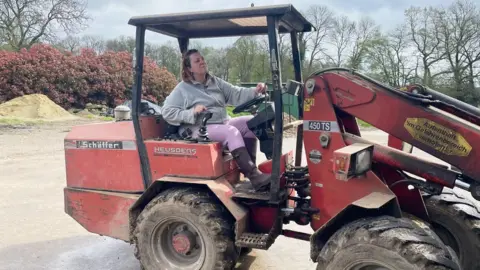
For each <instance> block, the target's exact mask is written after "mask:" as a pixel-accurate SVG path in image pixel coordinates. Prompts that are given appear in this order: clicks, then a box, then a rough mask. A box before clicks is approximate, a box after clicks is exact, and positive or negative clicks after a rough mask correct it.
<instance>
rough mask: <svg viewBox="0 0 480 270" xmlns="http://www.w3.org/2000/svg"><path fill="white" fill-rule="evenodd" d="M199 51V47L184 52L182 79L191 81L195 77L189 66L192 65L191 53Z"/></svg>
mask: <svg viewBox="0 0 480 270" xmlns="http://www.w3.org/2000/svg"><path fill="white" fill-rule="evenodd" d="M197 52H198V50H197V49H190V50H188V51H186V52H185V53H184V54H183V57H182V79H183V80H184V81H187V82H188V81H191V80H192V79H193V76H192V73H190V71H189V70H188V68H189V67H191V66H192V63H190V55H192V54H194V53H197Z"/></svg>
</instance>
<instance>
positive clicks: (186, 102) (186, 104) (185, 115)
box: [162, 75, 258, 132]
mask: <svg viewBox="0 0 480 270" xmlns="http://www.w3.org/2000/svg"><path fill="white" fill-rule="evenodd" d="M257 95H258V94H257V92H256V91H255V88H246V87H238V86H234V85H232V84H230V83H228V82H226V81H224V80H222V79H220V78H218V77H216V76H212V75H209V76H208V79H207V82H206V84H202V83H199V82H185V81H182V82H180V83H179V84H178V85H177V86H176V87H175V88H174V89H173V91H172V92H171V93H170V95H169V96H168V97H167V98H166V99H165V102H164V105H163V107H162V116H163V119H164V120H165V121H167V122H168V123H170V124H171V125H176V126H181V130H180V132H181V131H182V130H184V129H185V128H187V127H190V128H193V129H195V128H197V127H198V126H199V125H200V124H201V121H202V118H201V117H199V115H195V114H194V111H193V110H194V108H195V106H196V105H203V106H205V107H206V108H207V110H208V111H210V112H212V113H213V115H212V118H210V120H208V122H207V124H223V123H225V122H226V121H227V120H228V119H229V117H228V114H227V110H226V105H233V106H238V105H240V104H242V103H244V102H246V101H249V100H251V99H253V98H255V97H256V96H257Z"/></svg>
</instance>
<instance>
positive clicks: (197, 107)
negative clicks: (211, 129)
mask: <svg viewBox="0 0 480 270" xmlns="http://www.w3.org/2000/svg"><path fill="white" fill-rule="evenodd" d="M206 110H207V107H205V106H203V105H197V106H195V108H194V109H193V111H194V112H195V114H199V113H201V112H203V111H206Z"/></svg>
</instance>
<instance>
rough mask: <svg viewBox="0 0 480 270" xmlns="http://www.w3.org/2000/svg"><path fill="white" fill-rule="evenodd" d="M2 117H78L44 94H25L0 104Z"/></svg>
mask: <svg viewBox="0 0 480 270" xmlns="http://www.w3.org/2000/svg"><path fill="white" fill-rule="evenodd" d="M0 117H7V118H18V119H27V120H35V119H40V120H46V121H56V120H68V119H74V118H76V117H75V116H73V115H72V114H70V113H69V112H67V111H66V110H64V109H63V108H62V107H60V106H59V105H57V104H55V102H53V101H52V100H50V99H49V98H48V97H47V96H45V95H42V94H32V95H25V96H21V97H17V98H14V99H12V100H9V101H7V102H5V103H2V104H0Z"/></svg>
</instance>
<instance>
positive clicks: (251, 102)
mask: <svg viewBox="0 0 480 270" xmlns="http://www.w3.org/2000/svg"><path fill="white" fill-rule="evenodd" d="M266 97H267V96H266V95H261V96H258V97H255V98H254V99H252V100H249V101H247V102H244V103H242V104H240V105H238V106H237V107H235V109H233V111H232V112H233V113H235V114H237V113H241V112H244V111H247V110H248V109H250V107H253V106H255V105H258V104H260V103H262V102H264V101H265V98H266Z"/></svg>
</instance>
